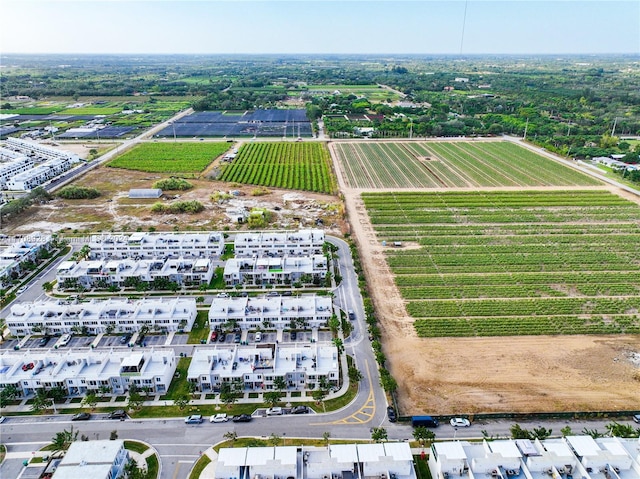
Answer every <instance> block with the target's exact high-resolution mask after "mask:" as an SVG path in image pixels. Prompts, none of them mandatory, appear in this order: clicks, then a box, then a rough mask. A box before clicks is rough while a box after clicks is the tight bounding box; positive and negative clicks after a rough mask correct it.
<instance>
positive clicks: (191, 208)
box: [151, 201, 204, 215]
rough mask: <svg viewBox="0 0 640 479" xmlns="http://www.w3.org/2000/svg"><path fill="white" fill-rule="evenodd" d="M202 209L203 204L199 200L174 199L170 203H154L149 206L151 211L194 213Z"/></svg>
mask: <svg viewBox="0 0 640 479" xmlns="http://www.w3.org/2000/svg"><path fill="white" fill-rule="evenodd" d="M203 210H204V205H203V204H202V203H200V202H199V201H176V202H175V203H171V204H168V205H167V204H164V203H155V204H154V205H153V206H152V207H151V212H152V213H173V214H178V213H188V214H192V215H193V214H196V213H200V212H201V211H203Z"/></svg>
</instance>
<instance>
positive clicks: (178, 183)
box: [153, 178, 193, 191]
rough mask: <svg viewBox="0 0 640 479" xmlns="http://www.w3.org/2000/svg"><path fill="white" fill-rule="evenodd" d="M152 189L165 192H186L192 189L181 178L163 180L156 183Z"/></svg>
mask: <svg viewBox="0 0 640 479" xmlns="http://www.w3.org/2000/svg"><path fill="white" fill-rule="evenodd" d="M153 187H154V188H160V189H161V190H166V191H175V190H179V191H186V190H190V189H191V188H193V185H192V184H191V183H189V182H188V181H187V180H185V179H183V178H165V179H164V180H160V181H156V182H155V183H154V184H153Z"/></svg>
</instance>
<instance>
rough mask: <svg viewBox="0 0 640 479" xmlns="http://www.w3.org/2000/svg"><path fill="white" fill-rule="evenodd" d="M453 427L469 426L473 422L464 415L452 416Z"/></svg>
mask: <svg viewBox="0 0 640 479" xmlns="http://www.w3.org/2000/svg"><path fill="white" fill-rule="evenodd" d="M449 424H451V426H452V427H469V426H471V423H470V422H469V420H468V419H465V418H462V417H452V418H451V421H449Z"/></svg>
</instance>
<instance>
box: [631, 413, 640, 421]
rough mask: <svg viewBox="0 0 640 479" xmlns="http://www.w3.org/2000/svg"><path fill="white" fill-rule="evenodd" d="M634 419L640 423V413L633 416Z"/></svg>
mask: <svg viewBox="0 0 640 479" xmlns="http://www.w3.org/2000/svg"><path fill="white" fill-rule="evenodd" d="M633 420H634V421H635V422H637V423H640V414H636V415H634V416H633Z"/></svg>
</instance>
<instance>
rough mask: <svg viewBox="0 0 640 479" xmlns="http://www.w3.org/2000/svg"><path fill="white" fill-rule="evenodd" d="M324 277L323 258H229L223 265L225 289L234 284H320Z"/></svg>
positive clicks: (316, 256) (324, 261) (319, 256)
mask: <svg viewBox="0 0 640 479" xmlns="http://www.w3.org/2000/svg"><path fill="white" fill-rule="evenodd" d="M326 275H327V257H326V256H324V255H321V254H317V255H313V256H284V257H266V256H262V257H255V258H232V259H229V260H227V262H226V264H225V266H224V281H225V283H226V285H227V286H235V285H238V284H248V285H262V284H293V283H297V282H300V283H305V284H311V283H314V284H320V282H321V281H322V280H323V279H324V278H325V277H326Z"/></svg>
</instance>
